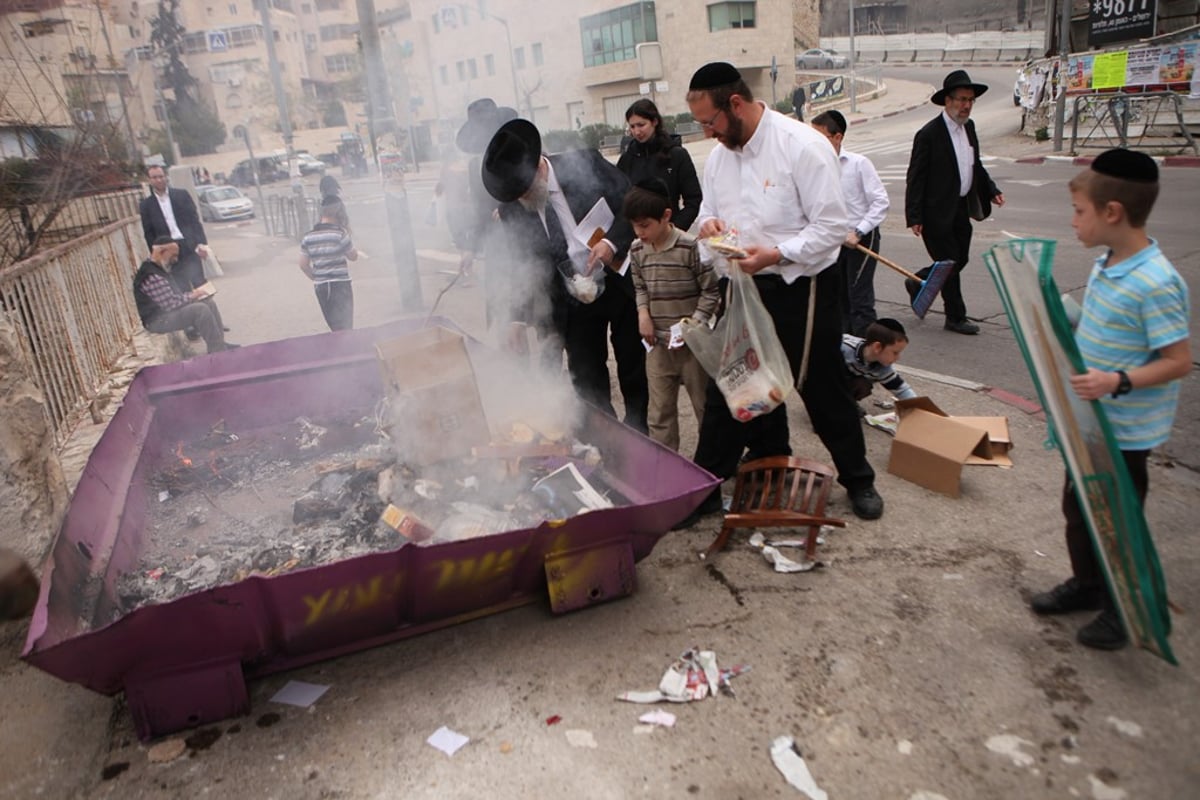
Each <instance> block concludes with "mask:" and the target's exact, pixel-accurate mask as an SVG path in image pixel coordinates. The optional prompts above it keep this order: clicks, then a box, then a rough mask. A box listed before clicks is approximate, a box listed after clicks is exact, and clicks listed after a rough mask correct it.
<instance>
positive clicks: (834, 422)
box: [694, 267, 875, 491]
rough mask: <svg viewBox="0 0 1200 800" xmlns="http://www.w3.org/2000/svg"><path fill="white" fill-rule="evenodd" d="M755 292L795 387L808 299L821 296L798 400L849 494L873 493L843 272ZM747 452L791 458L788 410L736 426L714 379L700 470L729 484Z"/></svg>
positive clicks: (761, 280)
mask: <svg viewBox="0 0 1200 800" xmlns="http://www.w3.org/2000/svg"><path fill="white" fill-rule="evenodd" d="M754 284H755V286H757V287H758V292H759V295H760V296H761V297H762V300H763V304H764V305H765V306H766V308H767V312H768V313H769V314H770V315H771V319H772V321H774V323H775V332H776V333H777V334H778V336H779V340H780V342H781V343H782V344H783V349H784V350H785V351H786V352H787V357H788V363H789V364H790V366H791V368H792V379H793V380H795V379H796V377H797V376H799V374H800V361H801V358H802V357H803V352H804V328H805V322H806V320H807V317H808V293H809V291H810V289H812V288H815V291H816V293H817V297H816V307H815V313H816V317H815V319H814V320H813V341H812V348H811V352H810V353H809V365H808V379H807V380H806V381H805V382H804V390H803V391H802V392H801V393H800V399H801V400H803V401H804V407H805V409H806V410H807V411H808V416H809V418H810V419H811V420H812V424H813V430H815V431H816V433H817V436H818V437H819V438H820V439H821V443H822V444H824V445H825V449H827V450H828V451H829V454H830V455H831V456H832V457H833V463H834V466H835V467H836V469H837V473H838V482H839V483H841V484H842V485H843V486H845V487H846V488H847V489H849V490H851V491H855V490H858V489H865V488H867V487H870V486H872V485H873V484H874V483H875V471H874V470H873V469H871V465H870V464H869V463H868V462H867V448H866V443H865V441H864V440H863V431H862V423H861V422H860V421H859V418H858V409H857V407H856V405H855V402H854V398H853V397H852V396H851V394H850V384H849V380H848V376H847V375H846V366H845V363H844V361H843V360H842V351H841V342H842V318H841V308H842V302H841V297H842V284H841V281H840V280H839V277H838V274H837V270H836V269H834V268H832V267H830V268H829V269H826V270H825V271H824V272H822V273H821V274H820V275H818V276H816V277H815V278H799V279H797V280H796V281H794V282H793V283H791V284H788V283H785V282H784V280H783V278H781V277H780V276H778V275H763V276H756V277H755V278H754ZM747 450H749V454H748V457H749V458H763V457H766V456H776V455H791V454H792V447H791V442H790V431H789V429H788V418H787V406H786V404H785V405H781V406H779V408H777V409H775V410H774V411H772V412H771V413H769V414H764V415H762V416H760V417H755V418H754V419H752V420H750V421H749V422H738V421H737V420H736V419H734V417H733V415H732V414H731V413H730V412H729V406H728V405H726V403H725V398H724V397H723V396H722V395H721V391H720V389H718V388H717V384H716V381H713V380H711V379H710V380H709V382H708V390H707V394H706V396H705V404H704V417H703V419H702V420H701V422H700V441H699V444H697V446H696V457H695V459H694V460H695V462H696V463H697V464H698V465H700V466H701V467H704V468H705V469H707V470H708V471H709V472H711V473H713V474H714V475H716V476H718V477H720V478H729V477H732V476H733V475H734V474H736V472H737V467H738V462H739V461H740V460H741V458H742V454H743V452H745V451H747Z"/></svg>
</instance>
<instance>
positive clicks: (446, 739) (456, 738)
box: [425, 725, 471, 756]
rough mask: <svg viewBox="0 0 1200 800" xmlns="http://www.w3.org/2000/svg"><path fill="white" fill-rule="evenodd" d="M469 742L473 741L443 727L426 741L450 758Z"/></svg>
mask: <svg viewBox="0 0 1200 800" xmlns="http://www.w3.org/2000/svg"><path fill="white" fill-rule="evenodd" d="M469 741H471V740H470V739H469V738H468V737H466V736H463V735H462V734H461V733H458V732H457V731H452V730H450V729H449V728H447V727H446V726H445V725H443V726H442V727H440V728H438V729H437V730H436V731H434V732H433V733H432V734H430V736H429V738H428V739H426V740H425V743H426V744H428V745H431V746H433V747H436V748H437V749H438V750H441V751H442V752H443V753H445V754H446V755H448V756H452V755H454V754H455V753H457V752H458V751H459V750H460V749H461V748H462V746H463V745H465V744H466V743H467V742H469Z"/></svg>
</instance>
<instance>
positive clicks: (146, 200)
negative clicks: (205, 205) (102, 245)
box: [138, 187, 208, 253]
mask: <svg viewBox="0 0 1200 800" xmlns="http://www.w3.org/2000/svg"><path fill="white" fill-rule="evenodd" d="M167 196H168V197H170V198H171V210H172V211H173V212H175V224H176V225H178V226H179V231H180V233H182V234H183V239H184V246H183V247H182V248H180V252H181V253H190V252H192V251H193V250H195V249H196V245H201V244H208V237H207V236H205V235H204V226H203V225H202V224H200V214H199V213H198V212H197V211H196V204H195V203H193V202H192V196H191V195H190V194H188V192H187V191H186V190H185V189H171V188H169V187H168V188H167ZM138 212H139V213H140V214H141V215H142V233H143V234H144V235H145V237H146V246H147V247H152V246H153V245H154V240H155V239H157V238H158V237H160V236H170V235H171V230H170V228H168V227H167V220H166V218H165V217H164V216H163V213H162V208H161V207H160V206H159V205H158V198H157V197H155V196H154V191H153V190H151V191H150V194H149V195H148V196H147V197H143V198H142V202H141V204H140V205H139V206H138Z"/></svg>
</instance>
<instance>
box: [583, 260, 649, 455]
mask: <svg viewBox="0 0 1200 800" xmlns="http://www.w3.org/2000/svg"><path fill="white" fill-rule="evenodd" d="M562 324H563V330H562V338H563V345H564V346H565V347H566V351H567V370H568V372H569V373H570V375H571V383H572V384H573V385H574V386H575V390H576V391H577V392H579V395H580V397H582V398H583V399H584V400H587V401H588V402H590V403H593V404H595V405H597V406H599V407H600V408H601V409H603V410H605V411H606V412H608V413H609V414H613V415H614V416H615V414H616V412H615V411H614V409H613V405H612V384H611V382H610V381H609V378H608V343H609V341H611V342H612V349H613V355H614V356H615V357H616V361H617V384H618V385H619V386H620V387H621V397H622V399H623V400H624V401H625V419H624V422H625V424H626V425H628V426H629V427H631V428H633V429H635V430H638V431H641V432H642V433H646V432H647V431H648V430H649V429H648V427H647V424H646V413H647V409H648V407H649V404H650V389H649V385H648V383H647V380H646V350H645V348H644V347H642V338H641V336H639V335H638V326H637V306H636V304H635V303H634V300H633V278H632V277H631V276H630V275H629V273H626V274H625V275H624V276H620V275H617V274H616V273H614V272H609V273H608V274H607V275H606V276H605V286H604V293H603V294H602V295H600V297H599V298H597V299H596V301H595V302H594V303H587V304H584V303H579V302H577V301H574V300H571V301H569V307H568V309H567V313H566V315H565V319H564V321H563V323H562Z"/></svg>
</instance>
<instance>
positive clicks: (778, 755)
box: [771, 736, 829, 800]
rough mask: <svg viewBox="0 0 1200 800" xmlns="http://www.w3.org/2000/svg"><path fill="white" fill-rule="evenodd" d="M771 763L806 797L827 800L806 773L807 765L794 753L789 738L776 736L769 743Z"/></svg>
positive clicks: (811, 777) (827, 797) (807, 772)
mask: <svg viewBox="0 0 1200 800" xmlns="http://www.w3.org/2000/svg"><path fill="white" fill-rule="evenodd" d="M771 761H773V762H774V763H775V767H776V768H777V769H778V770H779V771H780V772H782V773H783V777H784V778H786V779H787V782H788V783H790V784H791V785H792V786H794V787H796V788H797V789H799V790H800V791H802V792H804V793H805V794H806V795H808V796H809V797H810V798H812V800H829V795H827V794H826V793H825V792H824V791H823V790H821V789H820V788H818V787H817V782H816V781H814V780H813V776H812V774H811V773H809V771H808V765H807V764H805V763H804V759H803V758H801V757H800V754H799V753H797V752H796V743H795V741H793V739H792V737H790V736H778V737H776V738H775V741H773V742H771Z"/></svg>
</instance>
